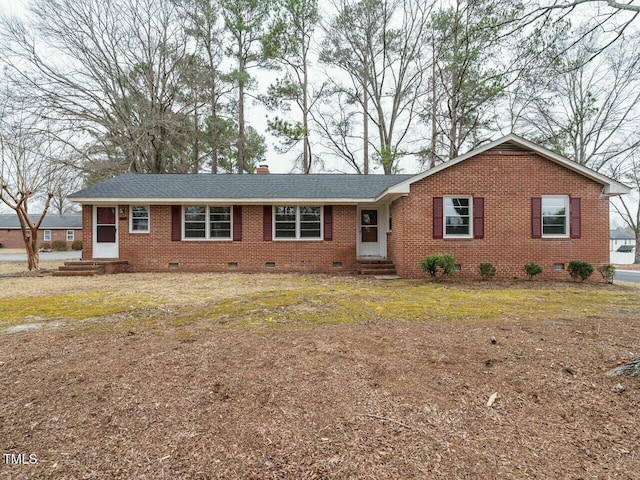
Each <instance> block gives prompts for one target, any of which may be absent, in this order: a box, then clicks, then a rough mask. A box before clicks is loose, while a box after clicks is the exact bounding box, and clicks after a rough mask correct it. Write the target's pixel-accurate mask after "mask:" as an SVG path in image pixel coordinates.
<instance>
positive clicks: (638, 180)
mask: <svg viewBox="0 0 640 480" xmlns="http://www.w3.org/2000/svg"><path fill="white" fill-rule="evenodd" d="M625 165H626V167H627V168H626V171H624V172H623V173H622V175H621V178H622V180H623V181H624V182H626V183H627V184H628V185H629V186H632V187H633V192H632V193H631V195H628V196H625V195H623V196H620V197H617V198H616V199H614V200H613V202H612V205H613V208H614V210H615V211H616V212H617V213H618V215H620V217H621V218H622V220H623V221H624V223H626V224H627V226H628V227H629V228H630V229H631V231H632V232H633V233H634V234H635V236H636V248H635V257H634V263H640V152H639V151H636V152H635V155H633V157H632V158H631V159H630V161H629V162H625Z"/></svg>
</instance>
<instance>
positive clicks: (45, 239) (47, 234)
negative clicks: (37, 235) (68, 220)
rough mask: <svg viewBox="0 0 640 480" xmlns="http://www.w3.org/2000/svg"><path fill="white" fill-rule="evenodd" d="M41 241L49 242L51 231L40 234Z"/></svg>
mask: <svg viewBox="0 0 640 480" xmlns="http://www.w3.org/2000/svg"><path fill="white" fill-rule="evenodd" d="M42 240H43V241H45V242H50V241H51V230H45V231H44V232H42Z"/></svg>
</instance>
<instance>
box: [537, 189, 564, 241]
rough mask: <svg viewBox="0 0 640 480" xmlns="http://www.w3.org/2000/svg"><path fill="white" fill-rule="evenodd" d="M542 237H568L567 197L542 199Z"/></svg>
mask: <svg viewBox="0 0 640 480" xmlns="http://www.w3.org/2000/svg"><path fill="white" fill-rule="evenodd" d="M542 236H543V237H568V236H569V197H567V196H546V197H542Z"/></svg>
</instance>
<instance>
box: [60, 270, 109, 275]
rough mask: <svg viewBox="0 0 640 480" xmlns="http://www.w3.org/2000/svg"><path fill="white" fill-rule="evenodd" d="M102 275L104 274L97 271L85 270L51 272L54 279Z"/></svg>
mask: <svg viewBox="0 0 640 480" xmlns="http://www.w3.org/2000/svg"><path fill="white" fill-rule="evenodd" d="M98 274H100V275H104V272H100V271H98V269H92V270H89V269H85V270H58V271H55V272H53V276H54V277H93V276H94V275H98Z"/></svg>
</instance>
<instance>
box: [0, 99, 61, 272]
mask: <svg viewBox="0 0 640 480" xmlns="http://www.w3.org/2000/svg"><path fill="white" fill-rule="evenodd" d="M60 150H61V148H60V145H57V144H56V142H55V141H53V140H52V138H51V137H50V136H48V135H47V133H46V129H45V128H43V125H42V118H41V117H40V116H35V115H32V114H30V113H29V109H28V108H27V106H26V105H25V103H24V101H15V99H13V98H12V99H9V98H4V99H3V101H2V104H0V201H1V202H2V203H4V204H5V205H7V206H8V207H9V208H11V209H12V210H13V211H14V212H15V213H16V215H17V216H18V221H19V223H20V231H21V232H22V239H23V241H24V245H25V249H26V252H27V264H28V268H29V270H34V269H37V268H38V264H39V255H38V229H39V228H40V225H41V224H42V221H43V220H44V218H45V216H46V214H47V210H48V209H49V205H50V203H51V199H52V198H53V196H54V190H53V188H54V185H55V181H56V178H57V174H58V168H59V164H58V162H57V159H58V158H59V156H58V155H59V153H60ZM33 202H39V203H40V204H41V205H42V208H41V214H40V218H39V219H38V220H37V221H35V219H34V218H33V217H32V216H31V212H30V210H29V209H30V206H32V204H33Z"/></svg>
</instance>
